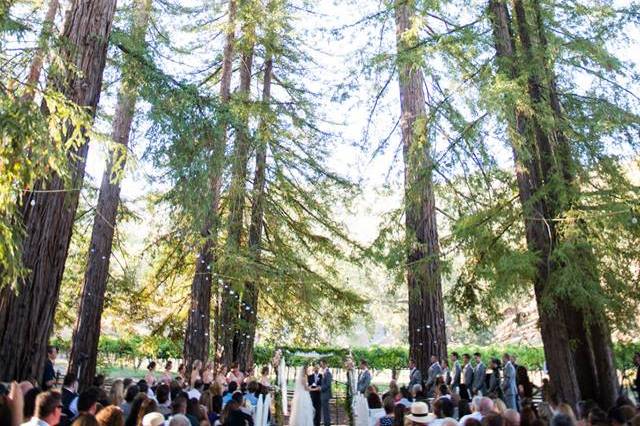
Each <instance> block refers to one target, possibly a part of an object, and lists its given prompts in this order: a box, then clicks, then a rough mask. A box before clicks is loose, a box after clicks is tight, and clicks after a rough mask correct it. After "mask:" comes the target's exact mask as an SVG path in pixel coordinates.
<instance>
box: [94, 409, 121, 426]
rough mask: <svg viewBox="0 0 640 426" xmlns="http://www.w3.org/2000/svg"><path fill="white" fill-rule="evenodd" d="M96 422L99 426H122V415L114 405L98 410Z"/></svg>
mask: <svg viewBox="0 0 640 426" xmlns="http://www.w3.org/2000/svg"><path fill="white" fill-rule="evenodd" d="M96 420H97V421H98V424H99V425H100V426H124V414H123V413H122V410H121V409H120V408H119V407H117V406H115V405H109V406H108V407H104V408H103V409H102V410H100V412H99V413H98V414H96Z"/></svg>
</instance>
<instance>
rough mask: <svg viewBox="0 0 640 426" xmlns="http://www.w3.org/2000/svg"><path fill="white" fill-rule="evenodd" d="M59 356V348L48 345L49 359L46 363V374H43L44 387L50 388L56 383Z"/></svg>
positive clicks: (45, 388)
mask: <svg viewBox="0 0 640 426" xmlns="http://www.w3.org/2000/svg"><path fill="white" fill-rule="evenodd" d="M57 357H58V348H56V347H55V346H47V360H46V361H45V363H44V374H43V375H42V389H44V390H49V389H51V388H52V387H54V386H55V384H56V370H55V363H56V358H57Z"/></svg>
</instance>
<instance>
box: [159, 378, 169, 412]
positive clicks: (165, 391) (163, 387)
mask: <svg viewBox="0 0 640 426" xmlns="http://www.w3.org/2000/svg"><path fill="white" fill-rule="evenodd" d="M170 397H171V390H170V389H169V386H167V384H166V383H160V384H159V385H158V387H157V388H156V401H157V402H158V412H159V413H161V414H162V415H163V416H168V415H169V414H171V399H170Z"/></svg>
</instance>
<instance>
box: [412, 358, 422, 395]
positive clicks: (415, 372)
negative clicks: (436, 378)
mask: <svg viewBox="0 0 640 426" xmlns="http://www.w3.org/2000/svg"><path fill="white" fill-rule="evenodd" d="M421 384H422V372H421V371H420V369H419V368H417V366H416V362H415V361H414V360H413V359H410V360H409V389H412V388H413V387H414V386H415V385H421Z"/></svg>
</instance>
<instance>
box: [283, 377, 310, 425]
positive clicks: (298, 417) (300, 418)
mask: <svg viewBox="0 0 640 426" xmlns="http://www.w3.org/2000/svg"><path fill="white" fill-rule="evenodd" d="M307 380H308V379H307V366H306V365H305V366H304V367H302V368H301V369H300V373H299V374H298V377H297V378H296V383H295V390H294V392H293V401H291V416H290V417H289V426H313V414H314V412H315V410H314V409H313V403H312V402H311V395H310V394H309V385H308V382H307Z"/></svg>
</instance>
